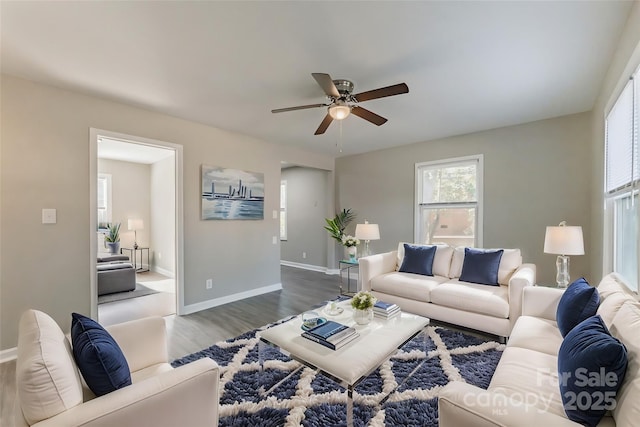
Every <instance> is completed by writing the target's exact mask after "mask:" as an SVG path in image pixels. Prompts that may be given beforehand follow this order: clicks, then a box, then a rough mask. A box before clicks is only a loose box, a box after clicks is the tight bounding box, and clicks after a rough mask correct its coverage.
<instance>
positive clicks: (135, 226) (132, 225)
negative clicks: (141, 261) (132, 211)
mask: <svg viewBox="0 0 640 427" xmlns="http://www.w3.org/2000/svg"><path fill="white" fill-rule="evenodd" d="M127 228H128V229H129V230H133V249H138V230H143V229H144V222H143V221H142V220H141V219H129V220H127Z"/></svg>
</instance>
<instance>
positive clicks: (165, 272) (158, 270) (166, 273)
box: [151, 266, 176, 279]
mask: <svg viewBox="0 0 640 427" xmlns="http://www.w3.org/2000/svg"><path fill="white" fill-rule="evenodd" d="M151 271H154V272H156V273H160V274H162V275H163V276H167V277H170V278H172V279H175V278H176V275H175V274H174V273H173V271H169V270H165V269H164V268H160V267H156V266H153V267H151Z"/></svg>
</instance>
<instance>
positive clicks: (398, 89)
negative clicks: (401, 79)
mask: <svg viewBox="0 0 640 427" xmlns="http://www.w3.org/2000/svg"><path fill="white" fill-rule="evenodd" d="M403 93H409V86H407V84H406V83H398V84H397V85H393V86H387V87H381V88H380V89H374V90H369V91H367V92H361V93H358V94H356V95H354V97H355V98H356V101H358V102H364V101H369V100H371V99H378V98H384V97H385V96H393V95H401V94H403Z"/></svg>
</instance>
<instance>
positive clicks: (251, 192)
mask: <svg viewBox="0 0 640 427" xmlns="http://www.w3.org/2000/svg"><path fill="white" fill-rule="evenodd" d="M202 219H204V220H208V219H264V174H263V173H257V172H248V171H243V170H239V169H228V168H222V167H218V166H207V165H202Z"/></svg>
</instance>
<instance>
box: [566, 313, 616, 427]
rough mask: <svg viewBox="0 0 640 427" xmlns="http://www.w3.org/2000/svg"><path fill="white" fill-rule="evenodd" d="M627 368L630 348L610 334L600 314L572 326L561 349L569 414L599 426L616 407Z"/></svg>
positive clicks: (591, 424)
mask: <svg viewBox="0 0 640 427" xmlns="http://www.w3.org/2000/svg"><path fill="white" fill-rule="evenodd" d="M626 371H627V349H626V348H625V346H624V344H622V343H621V342H620V341H618V340H617V339H616V338H614V337H612V336H611V335H610V334H609V330H608V329H607V327H606V325H605V324H604V322H603V321H602V318H601V317H600V316H592V317H589V318H588V319H586V320H584V321H583V322H581V323H580V324H578V325H577V326H576V327H575V328H573V329H572V330H571V331H570V332H569V333H568V334H567V336H566V337H565V338H564V340H563V341H562V345H561V346H560V351H559V352H558V378H559V382H560V395H561V396H562V404H563V405H564V412H565V413H566V414H567V417H568V418H569V419H570V420H572V421H575V422H577V423H580V424H582V425H584V426H590V427H591V426H596V425H597V424H598V423H599V422H600V420H601V419H602V417H603V416H604V414H605V412H606V411H607V410H610V409H614V408H615V405H616V394H617V392H618V390H619V389H620V386H621V385H622V381H623V380H624V375H625V373H626Z"/></svg>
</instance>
